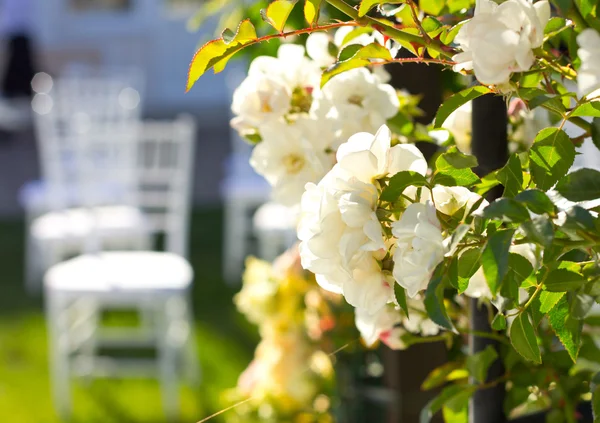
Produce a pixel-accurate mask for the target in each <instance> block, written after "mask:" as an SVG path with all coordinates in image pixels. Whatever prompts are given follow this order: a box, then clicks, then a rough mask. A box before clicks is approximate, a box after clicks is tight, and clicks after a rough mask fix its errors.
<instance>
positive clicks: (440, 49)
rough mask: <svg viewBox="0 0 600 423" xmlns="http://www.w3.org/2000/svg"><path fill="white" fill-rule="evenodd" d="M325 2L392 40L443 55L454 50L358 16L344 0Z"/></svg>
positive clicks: (383, 23)
mask: <svg viewBox="0 0 600 423" xmlns="http://www.w3.org/2000/svg"><path fill="white" fill-rule="evenodd" d="M326 1H327V3H329V4H330V5H332V6H333V7H335V8H336V9H338V10H339V11H341V12H343V13H345V14H346V15H348V16H349V17H350V18H352V19H353V20H355V21H356V23H357V24H359V25H360V26H368V27H371V28H373V29H376V30H377V31H379V32H381V33H382V34H383V35H387V36H388V37H390V38H391V39H393V40H396V41H404V42H407V43H414V44H418V45H422V46H425V47H427V48H429V49H430V50H432V51H435V52H436V53H439V54H440V55H442V56H445V57H448V58H450V57H452V54H453V52H454V50H453V49H452V48H450V47H447V46H445V45H443V44H442V43H440V42H438V41H436V40H431V42H427V41H426V40H424V39H423V38H422V37H420V36H418V35H414V34H409V33H407V32H404V31H400V30H399V29H397V28H395V27H394V26H391V25H390V24H389V23H387V22H386V21H383V20H379V19H375V18H372V17H370V16H363V17H359V16H358V11H357V10H356V9H355V8H353V7H352V6H350V5H349V4H348V3H346V2H345V1H344V0H326Z"/></svg>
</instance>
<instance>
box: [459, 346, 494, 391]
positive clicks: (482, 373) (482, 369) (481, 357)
mask: <svg viewBox="0 0 600 423" xmlns="http://www.w3.org/2000/svg"><path fill="white" fill-rule="evenodd" d="M497 358H498V353H497V352H496V350H495V349H494V347H492V346H491V345H488V346H487V347H486V348H485V349H484V350H483V351H480V352H478V353H476V354H473V355H470V356H468V357H467V361H466V366H467V370H468V371H469V373H470V374H471V376H472V377H473V378H474V379H475V380H476V381H477V382H479V383H485V381H486V378H487V371H488V369H489V367H490V366H491V365H492V363H493V362H494V361H496V359H497Z"/></svg>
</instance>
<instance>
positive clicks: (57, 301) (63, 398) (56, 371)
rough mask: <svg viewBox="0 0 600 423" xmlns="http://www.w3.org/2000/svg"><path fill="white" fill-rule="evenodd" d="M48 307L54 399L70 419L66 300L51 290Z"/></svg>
mask: <svg viewBox="0 0 600 423" xmlns="http://www.w3.org/2000/svg"><path fill="white" fill-rule="evenodd" d="M46 307H47V309H46V316H47V317H46V318H47V324H48V341H49V347H50V348H49V355H50V377H51V384H52V399H53V402H54V407H55V409H56V412H57V413H58V415H59V416H60V417H61V419H68V418H69V417H70V416H71V411H72V410H71V389H70V375H69V333H68V331H69V328H68V316H67V313H66V312H67V310H66V302H65V300H64V298H62V296H60V294H57V293H53V292H49V293H48V295H47V305H46Z"/></svg>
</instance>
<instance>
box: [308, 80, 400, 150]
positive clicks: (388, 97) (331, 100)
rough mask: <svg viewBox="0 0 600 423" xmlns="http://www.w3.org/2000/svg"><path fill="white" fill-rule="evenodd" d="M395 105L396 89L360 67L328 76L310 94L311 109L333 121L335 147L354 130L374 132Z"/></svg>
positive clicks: (394, 113) (396, 108)
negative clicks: (312, 97)
mask: <svg viewBox="0 0 600 423" xmlns="http://www.w3.org/2000/svg"><path fill="white" fill-rule="evenodd" d="M399 107H400V102H399V100H398V96H397V94H396V90H395V89H394V88H393V87H392V86H391V85H388V84H383V83H381V81H380V80H379V78H378V77H377V76H375V75H373V74H372V73H370V72H369V71H368V70H367V69H364V68H360V69H352V70H350V71H348V72H344V73H342V74H340V75H336V76H334V77H333V78H331V80H330V81H329V82H327V84H325V86H324V87H323V89H322V90H321V91H320V92H319V93H317V94H316V95H315V96H314V102H313V108H312V110H311V111H312V113H313V114H314V115H315V116H317V117H318V118H325V119H328V120H330V121H332V122H333V123H334V128H333V129H334V131H335V133H336V138H337V143H335V144H334V145H332V146H331V147H332V149H334V150H335V149H337V147H338V146H339V144H340V143H342V142H345V141H346V140H347V139H348V138H349V137H350V136H351V135H353V134H356V133H357V132H360V131H365V132H371V133H372V132H375V131H376V130H377V129H379V127H380V126H381V125H384V124H385V123H386V121H387V119H389V118H391V117H393V116H395V115H396V113H397V112H398V108H399Z"/></svg>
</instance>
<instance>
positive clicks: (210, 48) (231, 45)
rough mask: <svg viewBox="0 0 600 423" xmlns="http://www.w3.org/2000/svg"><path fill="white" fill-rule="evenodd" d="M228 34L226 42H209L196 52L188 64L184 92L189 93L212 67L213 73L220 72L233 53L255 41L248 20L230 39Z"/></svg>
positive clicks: (254, 32)
mask: <svg viewBox="0 0 600 423" xmlns="http://www.w3.org/2000/svg"><path fill="white" fill-rule="evenodd" d="M223 32H224V33H225V32H226V31H223ZM230 32H231V31H229V32H227V33H226V39H227V41H226V40H225V39H223V38H219V39H217V40H212V41H209V42H208V43H206V44H204V45H203V46H202V47H201V48H200V49H199V50H198V51H197V52H196V54H195V55H194V58H193V59H192V62H191V63H190V68H189V71H188V79H187V83H186V91H189V90H190V89H191V88H192V87H193V86H194V84H195V83H196V81H197V80H198V78H200V77H201V76H202V75H204V73H205V72H206V71H207V70H208V69H210V68H212V67H214V68H215V69H214V70H215V73H218V72H220V71H222V70H223V69H224V67H225V64H226V63H227V61H228V60H229V59H230V58H231V57H232V56H233V55H234V54H235V53H237V52H238V51H240V50H241V49H243V48H244V47H247V46H249V45H250V44H254V42H255V41H256V40H257V36H256V29H255V28H254V25H252V22H250V20H248V19H246V20H245V21H242V22H241V23H240V25H239V26H238V29H237V31H236V33H235V36H233V37H231V34H230Z"/></svg>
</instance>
